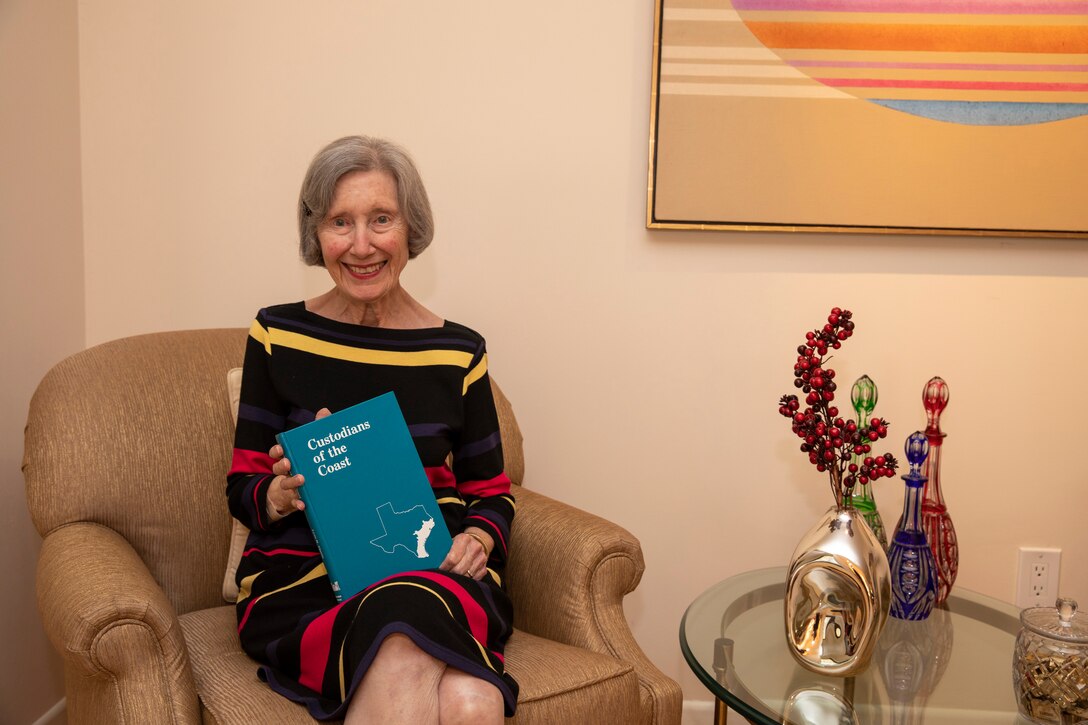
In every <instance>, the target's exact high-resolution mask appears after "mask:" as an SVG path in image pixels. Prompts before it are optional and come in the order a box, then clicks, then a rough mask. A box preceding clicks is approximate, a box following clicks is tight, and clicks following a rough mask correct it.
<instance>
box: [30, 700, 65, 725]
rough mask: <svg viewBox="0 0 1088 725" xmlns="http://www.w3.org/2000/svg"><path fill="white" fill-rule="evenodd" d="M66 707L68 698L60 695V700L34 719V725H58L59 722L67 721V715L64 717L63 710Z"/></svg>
mask: <svg viewBox="0 0 1088 725" xmlns="http://www.w3.org/2000/svg"><path fill="white" fill-rule="evenodd" d="M67 709H68V700H67V698H64V697H62V698H61V699H60V702H58V703H57V704H56V705H54V706H53V707H51V708H49V710H48V711H46V713H45V714H44V715H42V716H41V717H40V718H38V719H37V720H35V721H34V725H60V724H61V723H65V722H68V719H67V717H65V710H67Z"/></svg>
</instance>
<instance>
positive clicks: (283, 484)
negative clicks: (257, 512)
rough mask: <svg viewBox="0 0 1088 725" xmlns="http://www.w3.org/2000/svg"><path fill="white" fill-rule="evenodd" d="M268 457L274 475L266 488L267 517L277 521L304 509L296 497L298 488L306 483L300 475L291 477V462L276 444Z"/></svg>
mask: <svg viewBox="0 0 1088 725" xmlns="http://www.w3.org/2000/svg"><path fill="white" fill-rule="evenodd" d="M268 455H269V456H271V457H272V473H274V474H276V477H275V478H273V479H272V485H270V486H269V487H268V515H269V516H271V517H272V519H273V520H277V521H278V520H279V519H282V518H283V517H284V516H286V515H287V514H289V513H292V512H293V511H302V510H303V509H304V508H306V504H305V503H303V501H302V499H301V498H299V495H298V489H299V487H300V486H301V485H302V484H303V483H305V482H306V481H305V479H304V478H303V477H302V474H298V475H295V476H292V475H291V461H289V460H287V459H286V458H284V457H283V446H281V445H280V444H278V443H277V444H276V445H274V446H272V448H271V449H270V450H269V451H268Z"/></svg>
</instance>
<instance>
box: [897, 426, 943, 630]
mask: <svg viewBox="0 0 1088 725" xmlns="http://www.w3.org/2000/svg"><path fill="white" fill-rule="evenodd" d="M926 439H927V436H926V434H925V433H922V432H921V431H915V432H914V433H911V434H910V437H909V438H907V443H906V446H905V451H906V454H907V461H908V462H909V463H910V471H909V472H908V473H906V474H904V475H903V481H904V483H906V488H905V491H904V494H903V517H902V518H901V519H900V523H899V526H898V528H896V530H895V535H894V536H892V544H891V548H889V549H888V565H889V566H890V567H891V573H892V606H891V612H890V614H891V615H892V616H893V617H898V618H899V619H925V618H926V617H928V616H929V614H930V612H932V611H933V606H934V604H936V601H937V579H938V574H937V567H936V564H935V563H934V560H933V552H932V551H931V550H930V548H929V542H927V541H926V535H925V532H924V531H923V530H922V487H923V486H924V485H925V483H926V477H925V476H924V475H923V474H922V466H923V465H924V463H925V461H926V455H927V454H928V453H929V443H928V441H927V440H926Z"/></svg>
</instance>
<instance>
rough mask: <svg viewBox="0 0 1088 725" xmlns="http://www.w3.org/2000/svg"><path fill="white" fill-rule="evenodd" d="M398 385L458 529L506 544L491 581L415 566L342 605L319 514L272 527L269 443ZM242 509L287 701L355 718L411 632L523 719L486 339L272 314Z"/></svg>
mask: <svg viewBox="0 0 1088 725" xmlns="http://www.w3.org/2000/svg"><path fill="white" fill-rule="evenodd" d="M389 391H393V392H395V393H396V396H397V400H398V402H399V403H400V405H401V409H402V411H403V413H404V418H405V420H406V421H407V423H408V427H409V430H410V431H411V433H412V437H413V439H414V441H415V444H416V448H417V449H418V451H419V456H420V459H421V460H422V462H423V467H424V470H425V471H426V473H427V476H428V478H429V479H430V482H431V487H432V488H433V490H434V494H435V498H436V499H437V501H438V503H439V506H440V508H441V510H442V514H443V517H444V519H445V521H446V524H447V526H448V527H449V530H450V533H451V534H454V535H456V534H457V533H458V532H460V531H463V530H464V529H465V528H467V527H469V526H475V527H479V528H481V529H484V530H485V531H487V532H488V533H490V534H491V538H492V539H493V540H494V542H495V546H494V547H493V549H492V552H491V558H490V560H489V561H488V572H487V575H486V576H484V578H483V579H482V580H481V581H478V582H477V581H473V580H471V579H469V578H467V577H463V576H460V575H457V574H453V573H450V572H442V571H439V570H437V569H433V570H427V571H420V572H411V573H406V574H401V575H397V576H394V577H390V578H388V579H385V580H383V581H381V582H378V583H376V584H374V585H372V586H371V587H369V588H367V589H365V590H363V591H362V592H360V593H359V594H357V595H355V596H354V597H351V598H350V599H347V600H345V601H344V602H342V603H337V601H336V599H335V597H334V596H333V592H332V587H331V585H330V583H329V579H328V575H327V573H326V572H325V566H324V564H323V563H322V561H321V557H320V555H319V554H318V550H317V544H316V542H315V541H314V538H313V535H312V533H311V532H310V528H309V526H308V524H307V522H306V518H305V516H304V514H303V513H301V512H294V513H291V514H289V515H288V516H286V517H284V518H283V519H281V520H279V521H276V522H272V521H270V520H269V517H268V514H267V510H266V495H267V492H268V487H269V485H270V484H271V482H272V479H273V478H274V476H273V475H272V459H271V458H270V457H269V456H268V450H269V449H270V448H271V447H272V446H273V445H274V444H275V435H276V433H278V432H281V431H283V430H286V429H289V428H293V427H295V426H298V425H301V424H303V423H306V422H309V421H311V420H313V419H314V415H315V413H316V411H318V410H320V409H321V408H322V407H328V408H329V409H330V410H333V411H336V410H340V409H342V408H345V407H347V406H349V405H352V404H354V403H358V402H361V401H363V400H368V399H370V398H373V397H375V396H377V395H380V394H382V393H386V392H389ZM451 453H452V456H451V455H450V454H451ZM451 460H452V466H451V465H450V463H449V462H450V461H451ZM227 500H228V504H229V506H230V511H231V514H233V515H234V516H235V517H236V518H237V519H238V520H240V521H241V522H242V523H244V524H245V525H247V526H248V527H249V528H250V530H251V534H250V536H249V541H248V542H247V545H246V550H245V553H244V555H243V557H242V561H241V564H240V566H239V567H238V588H239V593H238V602H237V614H238V633H239V636H240V638H241V641H242V647H243V648H244V649H245V651H246V652H247V653H248V654H249V656H250V657H252V658H253V659H255V660H257V662H259V663H260V666H259V668H258V675H259V676H260V677H261V678H262V679H263V680H265V681H266V682H268V684H269V685H270V686H271V687H272V688H273V689H274V690H275V691H276V692H279V693H280V694H282V695H284V696H286V697H288V698H290V699H291V700H294V701H296V702H299V703H301V704H303V705H305V706H306V707H307V709H308V710H309V712H310V714H311V715H313V716H314V717H315V718H317V719H319V720H327V719H332V718H339V717H343V716H344V713H345V711H346V706H347V703H348V702H349V701H350V699H351V695H352V693H353V692H354V690H355V688H356V687H357V686H358V684H359V682H360V681H361V680H362V678H363V675H364V674H365V673H366V670H367V667H369V665H370V663H371V661H372V660H373V658H374V656H375V654H376V652H377V650H378V647H379V646H380V645H381V643H382V641H383V640H384V638H385V637H386V636H387V635H389V634H392V633H401V634H404V635H407V636H408V637H410V638H411V639H412V640H413V641H414V642H415V643H416V644H417V645H418V646H419V647H420V648H421V649H423V650H424V651H426V652H428V653H429V654H431V655H432V656H434V657H436V658H438V659H440V660H442V661H443V662H446V663H447V664H449V665H450V666H452V667H455V668H457V669H460V670H463V671H465V672H467V673H469V674H471V675H474V676H476V677H479V678H482V679H484V680H486V681H488V682H490V683H492V684H494V685H495V686H496V687H497V688H499V691H500V692H501V693H502V696H503V699H504V701H505V706H506V715H507V716H510V715H512V714H513V712H514V706H515V703H516V701H517V693H518V685H517V683H516V682H515V681H514V679H513V678H512V677H510V675H508V674H507V673H506V671H505V669H504V667H503V647H504V645H505V643H506V640H507V638H508V637H509V636H510V632H511V625H512V621H513V617H512V614H513V613H512V608H511V604H510V600H509V598H508V597H507V595H506V592H505V590H504V588H503V582H502V572H503V565H504V563H505V561H506V553H507V548H506V547H507V543H508V541H509V534H510V522H511V520H512V518H513V516H514V500H513V497H512V496H511V495H510V480H509V479H508V478H507V477H506V474H505V473H504V472H503V459H502V447H501V444H500V441H499V429H498V418H497V416H496V413H495V404H494V399H493V398H492V395H491V385H490V381H489V379H488V375H487V354H486V351H485V347H484V340H483V338H482V337H480V335H479V334H477V333H476V332H474V331H472V330H470V329H469V328H467V327H464V326H462V325H458V324H456V323H453V322H446V323H445V324H444V325H443V326H442V327H440V328H431V329H422V330H389V329H384V328H375V327H363V326H359V325H352V324H347V323H342V322H337V321H334V320H330V319H327V318H324V317H321V316H319V315H316V314H313V313H311V312H308V311H307V310H306V308H305V305H304V303H301V302H298V303H293V304H287V305H278V306H275V307H269V308H266V309H263V310H261V311H260V312H259V313H258V314H257V318H256V320H255V321H254V322H253V325H252V327H251V328H250V333H249V338H248V340H247V343H246V355H245V367H244V372H243V378H242V395H241V404H240V406H239V411H238V427H237V430H236V433H235V443H234V458H233V461H232V465H231V470H230V473H229V475H228V477H227Z"/></svg>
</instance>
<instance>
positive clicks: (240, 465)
mask: <svg viewBox="0 0 1088 725" xmlns="http://www.w3.org/2000/svg"><path fill="white" fill-rule="evenodd" d="M235 473H272V457H271V456H269V455H268V454H267V453H261V452H259V451H247V450H245V449H244V448H235V449H234V455H233V457H232V459H231V462H230V472H229V474H228V475H233V474H235Z"/></svg>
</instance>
